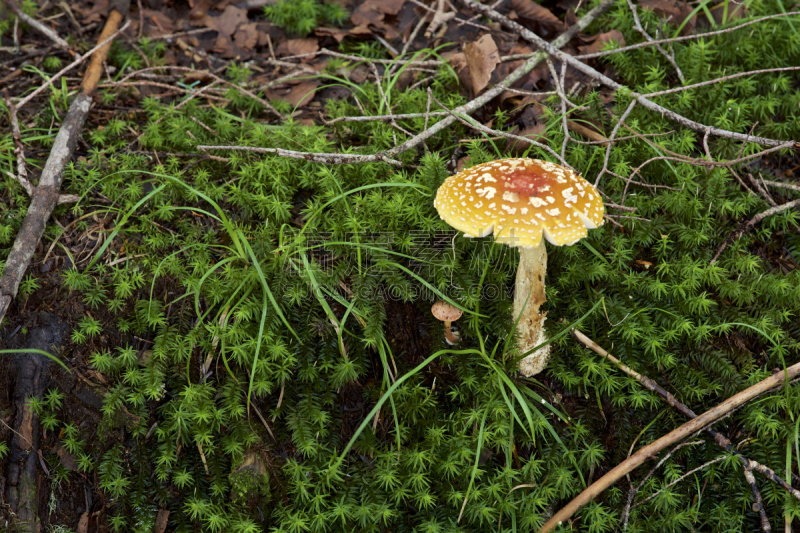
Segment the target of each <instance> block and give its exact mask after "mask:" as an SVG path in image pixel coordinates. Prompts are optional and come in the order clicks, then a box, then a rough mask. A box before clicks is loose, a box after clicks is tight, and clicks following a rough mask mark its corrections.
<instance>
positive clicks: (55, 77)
mask: <svg viewBox="0 0 800 533" xmlns="http://www.w3.org/2000/svg"><path fill="white" fill-rule="evenodd" d="M112 13H113V11H112ZM120 16H121V15H120ZM109 20H110V17H109ZM130 25H131V21H130V20H129V21H128V22H126V23H125V25H124V26H122V27H121V28H120V29H118V30H117V31H115V32H114V33H113V34H112V35H108V36H105V38H104V39H103V40H101V41H100V42H99V43H98V44H97V46H95V47H94V48H92V49H91V50H89V51H88V52H86V53H85V54H84V55H82V56H78V57H77V58H75V61H73V62H72V63H70V64H69V65H67V66H66V67H64V68H62V69H61V70H59V71H58V72H56V73H55V74H53V76H52V77H51V78H50V79H49V80H47V81H46V82H45V83H44V85H42V86H41V87H39V88H38V89H36V90H35V91H33V92H32V93H31V94H29V95H28V96H26V97H25V98H23V99H22V100H20V101H19V102H17V108H20V107H24V106H25V104H27V103H28V102H30V101H31V100H32V99H33V98H35V97H36V95H38V94H39V93H40V92H42V91H44V90H45V89H47V88H48V87H50V86H51V85H52V84H53V83H55V82H56V80H58V79H59V78H61V76H63V75H64V74H66V73H67V72H69V71H70V70H72V69H74V68H75V67H77V66H78V65H80V64H81V63H83V62H84V61H86V59H87V58H89V57H94V53H95V52H98V51H100V50H101V49H103V47H104V46H105V45H107V44H110V43H111V41H113V40H114V38H115V37H116V36H117V35H119V34H120V33H122V32H123V31H125V30H127V29H128V26H130ZM100 37H101V38H102V37H104V35H102V34H101V35H100ZM106 55H108V51H107V50H106ZM99 79H100V76H99V75H98V80H99Z"/></svg>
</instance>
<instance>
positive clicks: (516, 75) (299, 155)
mask: <svg viewBox="0 0 800 533" xmlns="http://www.w3.org/2000/svg"><path fill="white" fill-rule="evenodd" d="M613 3H614V0H602V2H600V4H598V6H597V7H595V8H594V9H592V10H591V11H589V12H588V13H586V14H585V15H584V16H583V17H581V18H580V20H578V22H576V23H575V24H573V25H572V26H570V27H569V29H568V30H567V31H565V32H564V33H563V34H561V35H560V36H559V37H558V38H557V39H556V40H555V41H553V44H552V46H554V47H556V48H560V47H562V46H564V45H566V44H567V43H568V42H569V41H570V40H571V39H572V38H573V37H575V36H576V35H577V34H578V33H580V32H581V31H583V30H585V29H586V28H587V27H588V26H589V25H590V24H591V23H592V22H594V20H595V19H596V18H597V17H599V16H600V15H601V14H602V13H604V12H605V11H606V10H607V9H608V8H609V7H611V4H613ZM548 46H551V45H550V44H549V43H548ZM321 52H322V51H321ZM325 52H326V53H330V54H331V55H334V56H341V55H343V54H339V53H338V52H336V53H332V52H330V51H329V50H326V51H325ZM545 57H547V54H546V53H544V52H539V53H537V54H535V55H534V56H532V57H531V58H529V59H528V60H527V61H525V63H523V64H522V65H520V66H519V67H517V68H516V69H515V70H514V71H513V72H511V74H509V75H508V76H506V78H505V79H504V80H503V81H502V82H500V83H498V84H497V85H496V86H494V87H492V88H491V89H488V90H487V91H485V92H484V93H483V94H482V95H480V96H478V97H477V98H475V99H474V100H471V101H470V102H468V103H466V104H464V105H462V106H459V107H457V108H455V109H453V110H452V111H451V113H452V114H451V115H450V116H448V117H445V118H443V119H442V120H440V121H439V122H437V123H435V124H432V125H431V127H430V128H427V129H425V130H424V131H423V132H422V133H420V134H418V135H415V136H414V137H412V138H411V139H408V140H406V141H405V142H404V143H403V144H400V145H398V146H395V147H394V148H391V149H389V150H386V151H383V152H378V153H377V154H372V155H355V154H314V153H309V152H296V151H293V150H283V149H281V148H253V147H248V146H203V147H198V149H203V150H246V151H251V152H262V153H273V154H278V155H282V156H284V157H293V158H296V159H305V160H306V161H315V162H319V163H328V164H344V163H371V162H375V161H386V162H388V163H392V164H398V163H399V162H398V161H394V160H393V159H392V158H394V157H395V156H397V155H398V154H401V153H403V152H405V151H407V150H410V149H411V148H414V147H415V146H417V145H418V144H420V143H421V142H424V141H425V140H427V139H429V138H430V137H432V136H434V135H436V134H437V133H439V132H440V131H442V130H444V129H445V128H447V127H449V126H450V125H451V124H452V123H453V122H455V121H456V120H457V118H456V117H457V116H458V115H459V114H469V113H471V112H473V111H475V110H476V109H479V108H481V107H483V106H484V105H486V104H487V103H489V102H490V101H491V100H492V99H494V98H495V97H497V96H499V95H500V94H502V92H503V91H504V90H506V89H507V88H508V87H510V86H511V85H512V84H513V83H514V82H515V81H517V80H518V79H520V78H521V77H522V76H524V75H525V74H527V73H528V72H530V71H531V70H533V69H534V68H535V67H536V65H538V64H539V63H540V62H541V61H543V60H544V58H545ZM357 59H358V60H363V58H357ZM376 62H377V61H376ZM365 114H366V113H365Z"/></svg>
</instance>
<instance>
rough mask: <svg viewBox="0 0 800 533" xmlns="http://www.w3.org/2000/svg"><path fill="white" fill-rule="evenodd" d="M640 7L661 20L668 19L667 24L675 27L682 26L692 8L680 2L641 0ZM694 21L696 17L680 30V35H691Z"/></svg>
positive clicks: (671, 0)
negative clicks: (652, 12) (651, 12)
mask: <svg viewBox="0 0 800 533" xmlns="http://www.w3.org/2000/svg"><path fill="white" fill-rule="evenodd" d="M640 5H641V7H642V8H643V9H649V10H651V11H655V13H656V15H658V16H659V17H661V18H668V19H669V23H670V24H672V25H674V26H676V27H677V26H680V25H681V24H683V22H684V21H685V20H686V19H687V17H689V15H691V14H692V6H690V5H689V4H688V3H687V2H682V1H680V0H641V1H640ZM696 21H697V15H694V16H692V18H691V19H689V21H688V22H686V25H685V26H684V27H683V30H681V35H691V34H692V33H693V32H694V26H695V23H696Z"/></svg>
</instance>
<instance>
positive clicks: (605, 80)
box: [461, 0, 797, 146]
mask: <svg viewBox="0 0 800 533" xmlns="http://www.w3.org/2000/svg"><path fill="white" fill-rule="evenodd" d="M461 2H462V3H463V4H465V5H467V6H469V7H471V8H472V9H474V10H476V11H479V12H481V13H483V14H485V15H487V16H489V17H491V18H492V19H494V20H497V21H500V22H501V23H502V24H503V25H505V26H507V27H509V28H510V29H512V30H514V31H515V32H517V33H518V34H519V35H520V36H521V37H522V38H523V39H525V40H527V41H530V42H532V43H534V44H536V45H537V46H538V47H539V48H541V49H542V50H544V51H545V52H546V53H547V54H549V55H551V56H553V57H555V58H557V59H559V60H560V61H563V62H566V63H568V64H569V65H570V66H571V67H572V68H574V69H576V70H579V71H580V72H583V73H584V74H586V75H587V76H590V77H592V78H594V79H596V80H598V81H599V82H601V83H602V84H604V85H606V86H608V87H610V88H612V89H615V90H620V89H622V90H625V91H630V95H631V96H632V97H633V98H634V99H635V101H636V102H638V103H639V104H641V105H642V106H643V107H646V108H647V109H649V110H651V111H655V112H657V113H659V114H661V115H663V116H666V117H668V118H670V119H671V120H674V121H675V122H677V123H679V124H681V125H683V126H685V127H687V128H689V129H693V130H695V131H701V132H705V131H706V129H707V128H709V126H706V125H704V124H700V123H698V122H695V121H693V120H689V119H688V118H686V117H684V116H682V115H679V114H677V113H675V112H674V111H672V110H670V109H667V108H665V107H663V106H661V105H659V104H656V103H655V102H652V101H650V100H648V99H647V97H646V96H645V95H642V94H640V93H637V92H635V91H631V90H630V89H629V88H627V87H625V86H624V85H622V84H619V83H617V82H615V81H614V80H612V79H611V78H609V77H608V76H606V75H604V74H602V73H600V72H598V71H597V70H595V69H594V68H592V67H590V66H589V65H587V64H585V63H582V62H581V61H580V60H578V59H576V58H575V57H573V56H571V55H569V54H566V53H564V52H562V51H561V50H559V49H558V48H556V47H554V46H553V45H552V44H550V43H548V42H547V41H545V40H544V39H542V38H541V37H539V36H538V35H536V34H535V33H533V32H532V31H530V30H528V29H527V28H525V27H523V26H521V25H520V24H518V23H516V22H514V21H513V20H511V19H509V18H508V17H506V16H505V15H502V14H500V13H498V12H497V11H495V10H494V9H491V8H489V7H488V6H485V5H483V4H479V3H478V2H476V1H475V0H461ZM710 133H711V134H713V135H716V136H718V137H726V138H729V139H736V140H740V141H749V142H754V143H757V144H764V145H767V146H778V145H783V144H786V141H780V140H777V139H768V138H766V137H752V136H750V135H745V134H742V133H738V132H735V131H728V130H723V129H719V128H715V127H711V129H710ZM793 143H794V144H797V143H796V142H794V141H793Z"/></svg>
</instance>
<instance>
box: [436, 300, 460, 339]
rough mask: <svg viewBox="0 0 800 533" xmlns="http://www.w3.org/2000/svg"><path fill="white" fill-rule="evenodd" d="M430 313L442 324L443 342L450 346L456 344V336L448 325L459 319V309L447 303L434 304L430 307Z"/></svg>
mask: <svg viewBox="0 0 800 533" xmlns="http://www.w3.org/2000/svg"><path fill="white" fill-rule="evenodd" d="M431 313H433V316H435V317H436V318H437V320H441V321H442V322H444V340H445V341H447V344H449V345H451V346H452V345H454V344H456V343H457V342H458V341H459V338H458V334H456V333H454V332H453V331H452V330H451V329H450V324H452V323H453V322H455V321H456V320H458V319H459V318H461V309H459V308H458V307H453V306H452V305H450V304H449V303H447V302H436V303H435V304H433V307H431Z"/></svg>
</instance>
